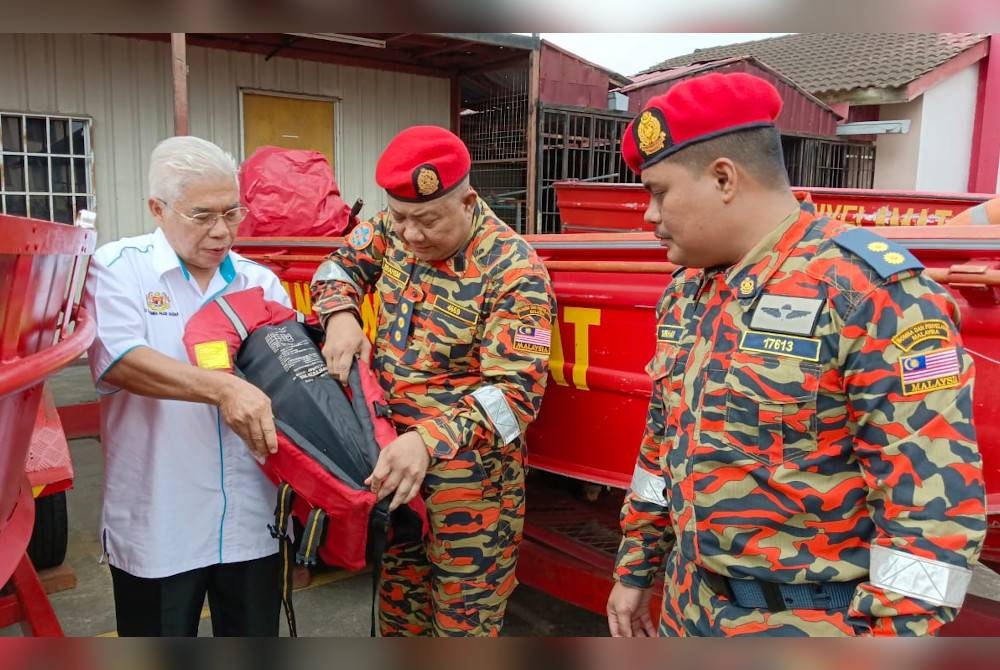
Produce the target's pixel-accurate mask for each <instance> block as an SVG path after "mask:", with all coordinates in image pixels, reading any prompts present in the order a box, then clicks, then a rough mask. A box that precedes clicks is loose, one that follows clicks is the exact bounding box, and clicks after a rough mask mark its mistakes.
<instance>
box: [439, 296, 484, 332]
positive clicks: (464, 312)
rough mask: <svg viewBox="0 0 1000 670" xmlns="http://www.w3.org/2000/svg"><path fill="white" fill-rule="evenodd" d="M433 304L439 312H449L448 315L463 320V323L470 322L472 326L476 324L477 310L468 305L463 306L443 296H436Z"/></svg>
mask: <svg viewBox="0 0 1000 670" xmlns="http://www.w3.org/2000/svg"><path fill="white" fill-rule="evenodd" d="M431 306H432V307H433V308H434V309H436V310H437V311H439V312H442V313H444V314H447V315H448V316H450V317H452V318H454V319H457V320H458V321H461V322H462V323H465V324H468V325H470V326H474V325H476V316H477V314H476V312H474V311H472V310H471V309H469V308H467V307H463V306H462V305H459V304H458V303H456V302H452V301H451V300H448V299H447V298H442V297H441V296H439V295H438V296H434V302H433V303H432V304H431Z"/></svg>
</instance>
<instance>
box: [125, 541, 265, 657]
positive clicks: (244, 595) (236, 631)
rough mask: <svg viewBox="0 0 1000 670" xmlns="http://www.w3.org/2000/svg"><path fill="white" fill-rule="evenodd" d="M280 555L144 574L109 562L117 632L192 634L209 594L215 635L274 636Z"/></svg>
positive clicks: (128, 634) (180, 635)
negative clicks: (158, 575)
mask: <svg viewBox="0 0 1000 670" xmlns="http://www.w3.org/2000/svg"><path fill="white" fill-rule="evenodd" d="M280 567H281V563H280V560H279V555H278V554H274V555H273V556H266V557H264V558H258V559H256V560H253V561H243V562H240V563H220V564H218V565H210V566H207V567H204V568H198V569H196V570H189V571H188V572H182V573H180V574H177V575H171V576H170V577H161V578H159V579H146V578H143V577H136V576H134V575H130V574H129V573H127V572H125V571H124V570H120V569H118V568H116V567H114V566H111V580H112V583H113V585H114V592H115V618H116V620H117V622H118V635H119V636H121V637H131V636H143V637H195V636H197V635H198V622H199V621H200V620H201V609H202V607H203V606H204V604H205V595H206V594H207V595H208V606H209V609H210V610H211V612H212V634H213V635H215V636H216V637H234V636H241V637H276V636H277V635H278V618H279V615H280V614H281V572H280Z"/></svg>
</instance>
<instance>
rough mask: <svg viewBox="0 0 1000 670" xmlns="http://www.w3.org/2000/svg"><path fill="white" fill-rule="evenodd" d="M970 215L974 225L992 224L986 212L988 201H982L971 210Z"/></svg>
mask: <svg viewBox="0 0 1000 670" xmlns="http://www.w3.org/2000/svg"><path fill="white" fill-rule="evenodd" d="M969 217H970V221H971V222H972V225H974V226H988V225H990V217H989V216H988V215H987V214H986V203H985V202H981V203H979V204H978V205H976V206H975V207H973V208H972V209H970V210H969Z"/></svg>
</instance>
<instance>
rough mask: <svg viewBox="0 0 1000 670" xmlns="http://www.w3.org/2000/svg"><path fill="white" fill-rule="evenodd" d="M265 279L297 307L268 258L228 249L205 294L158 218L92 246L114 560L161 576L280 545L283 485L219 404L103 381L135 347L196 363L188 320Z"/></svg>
mask: <svg viewBox="0 0 1000 670" xmlns="http://www.w3.org/2000/svg"><path fill="white" fill-rule="evenodd" d="M252 286H261V287H263V289H264V297H265V298H268V299H270V300H275V301H277V302H280V303H282V304H284V305H286V306H290V302H289V299H288V294H287V293H286V292H285V290H284V288H282V286H281V282H280V281H279V280H278V278H277V276H275V274H274V273H273V272H271V271H270V270H268V269H267V268H265V267H263V266H261V265H258V264H256V263H254V262H252V261H248V260H247V259H245V258H243V257H241V256H240V255H239V254H237V253H235V252H232V251H231V252H229V254H228V256H227V257H226V259H225V260H224V261H223V262H222V264H221V266H220V267H219V269H218V271H216V273H215V276H214V277H213V278H212V281H211V283H210V284H209V286H208V290H207V291H205V292H204V293H203V292H202V291H201V289H200V288H199V286H198V284H197V282H195V280H194V279H193V278H192V277H191V276H190V274H189V273H188V271H187V268H185V267H184V265H183V263H182V262H181V261H180V259H179V258H178V256H177V254H176V253H175V252H174V250H173V249H172V248H171V247H170V244H169V243H168V242H167V239H166V237H165V236H164V235H163V232H162V231H161V230H160V229H157V230H156V232H154V233H151V234H148V235H140V236H138V237H130V238H125V239H121V240H118V241H117V242H111V243H109V244H105V245H104V246H102V247H101V248H100V249H98V250H97V252H96V253H95V254H94V257H93V259H92V261H91V266H90V274H89V276H88V280H87V298H86V301H87V302H86V304H87V305H88V306H89V309H90V310H91V314H92V315H93V316H94V318H95V320H96V322H97V337H96V339H95V340H94V344H93V345H92V346H91V349H90V354H89V359H90V367H91V372H92V374H93V376H94V380H95V383H96V384H97V390H98V392H99V393H100V394H101V442H102V445H103V448H104V510H103V513H102V519H101V541H102V544H103V548H104V552H105V554H106V555H107V557H108V561H109V563H111V565H114V566H115V567H117V568H120V569H122V570H124V571H125V572H128V573H129V574H132V575H135V576H137V577H147V578H158V577H166V576H170V575H175V574H178V573H181V572H185V571H187V570H193V569H195V568H200V567H204V566H207V565H213V564H217V563H232V562H237V561H247V560H251V559H255V558H261V557H263V556H269V555H271V554H273V553H275V552H277V551H278V543H277V540H275V539H273V538H272V537H271V535H270V533H269V531H268V530H267V524H269V523H273V521H274V505H275V499H276V493H277V492H276V489H275V487H274V486H273V485H272V484H271V483H270V481H268V479H267V478H266V477H265V476H264V474H263V473H262V472H261V470H260V468H259V467H258V465H257V463H256V462H255V461H254V459H253V457H252V456H251V455H250V452H249V450H248V449H247V447H246V445H245V444H244V443H243V441H242V440H241V439H240V438H239V437H237V436H236V434H235V433H233V432H232V431H231V430H230V429H229V428H228V427H227V426H226V425H225V423H223V422H222V420H221V417H220V414H219V410H218V408H217V407H214V406H212V405H206V404H201V403H193V402H183V401H177V400H159V399H156V398H150V397H146V396H141V395H136V394H134V393H130V392H128V391H125V390H123V389H120V388H118V387H116V386H113V385H111V384H109V383H108V382H105V381H103V377H104V375H105V374H106V373H107V372H108V370H109V369H110V368H111V367H112V366H113V365H114V364H115V363H116V362H117V361H118V360H119V359H120V358H121V357H122V356H124V355H125V354H127V353H128V352H129V351H131V350H132V349H134V348H136V347H149V348H151V349H155V350H156V351H158V352H160V353H161V354H165V355H167V356H170V357H171V358H175V359H177V360H179V361H184V362H185V363H187V362H189V361H188V357H187V353H186V351H185V349H184V343H183V341H182V339H181V338H182V337H183V334H184V327H185V325H186V324H187V322H188V319H190V318H191V316H192V315H194V313H195V312H196V311H197V310H198V309H199V308H200V307H201V306H202V305H204V304H206V303H207V302H209V301H211V300H212V299H214V298H215V297H216V296H218V295H219V294H222V293H231V292H233V291H239V290H242V289H245V288H248V287H252Z"/></svg>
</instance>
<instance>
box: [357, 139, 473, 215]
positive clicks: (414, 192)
mask: <svg viewBox="0 0 1000 670" xmlns="http://www.w3.org/2000/svg"><path fill="white" fill-rule="evenodd" d="M471 167H472V158H471V157H470V156H469V150H468V149H467V148H466V146H465V143H464V142H462V140H461V139H459V138H458V136H457V135H455V134H454V133H453V132H451V131H449V130H446V129H444V128H441V127H440V126H411V127H410V128H407V129H406V130H404V131H402V132H401V133H399V134H398V135H396V136H395V137H394V138H392V140H391V141H390V142H389V144H388V145H387V146H386V148H385V151H383V152H382V156H381V157H380V158H379V159H378V164H377V165H376V166H375V181H376V183H378V185H379V186H381V187H382V188H384V189H385V190H386V192H388V193H389V195H391V196H392V197H393V198H396V199H397V200H404V201H406V202H426V201H427V200H434V199H435V198H439V197H441V196H442V195H444V194H445V193H448V192H449V191H451V190H452V189H453V188H455V187H456V186H458V185H459V184H460V183H462V180H463V179H465V177H466V176H468V174H469V169H470V168H471Z"/></svg>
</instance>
